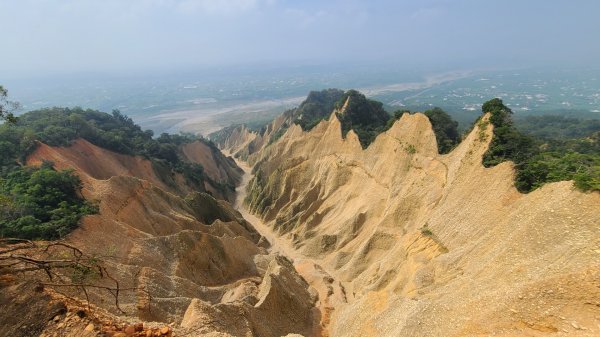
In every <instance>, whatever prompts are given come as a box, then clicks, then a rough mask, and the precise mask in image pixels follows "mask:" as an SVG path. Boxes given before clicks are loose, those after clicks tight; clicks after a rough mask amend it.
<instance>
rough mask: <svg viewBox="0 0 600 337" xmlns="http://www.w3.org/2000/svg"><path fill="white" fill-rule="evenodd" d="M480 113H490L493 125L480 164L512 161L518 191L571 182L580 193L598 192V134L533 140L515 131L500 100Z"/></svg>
mask: <svg viewBox="0 0 600 337" xmlns="http://www.w3.org/2000/svg"><path fill="white" fill-rule="evenodd" d="M482 110H483V112H484V113H486V112H489V113H491V117H490V123H492V124H493V125H494V135H493V139H492V142H491V144H490V147H489V150H488V151H487V152H486V154H485V155H484V157H483V164H484V166H486V167H491V166H495V165H497V164H499V163H501V162H503V161H507V160H510V161H512V162H513V163H514V164H515V169H516V171H517V174H516V178H515V186H516V187H517V189H519V190H520V191H521V192H530V191H532V190H534V189H536V188H538V187H540V186H542V185H543V184H545V183H548V182H556V181H564V180H574V181H575V186H576V187H577V188H578V189H580V190H582V191H600V132H595V133H594V134H592V135H590V136H589V137H582V138H575V139H542V138H535V137H533V136H530V135H527V134H525V133H523V132H521V131H519V129H517V127H516V126H515V124H514V122H513V118H512V111H511V110H510V109H509V108H508V107H506V106H505V105H504V104H503V102H502V100H501V99H499V98H495V99H492V100H490V101H487V102H486V103H484V104H483V106H482ZM479 123H481V122H479Z"/></svg>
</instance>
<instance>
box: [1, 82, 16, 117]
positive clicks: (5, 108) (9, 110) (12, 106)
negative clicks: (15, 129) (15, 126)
mask: <svg viewBox="0 0 600 337" xmlns="http://www.w3.org/2000/svg"><path fill="white" fill-rule="evenodd" d="M18 108H19V104H18V103H16V102H12V101H9V100H8V91H7V90H6V89H4V87H3V86H1V85H0V120H5V121H7V122H8V123H16V122H17V117H15V115H14V112H15V110H17V109H18Z"/></svg>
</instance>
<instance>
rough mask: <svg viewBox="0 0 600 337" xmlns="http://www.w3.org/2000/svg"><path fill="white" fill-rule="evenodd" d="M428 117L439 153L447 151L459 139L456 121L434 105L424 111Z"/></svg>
mask: <svg viewBox="0 0 600 337" xmlns="http://www.w3.org/2000/svg"><path fill="white" fill-rule="evenodd" d="M424 114H425V116H427V118H429V121H430V122H431V126H432V127H433V132H434V133H435V138H436V141H437V145H438V151H439V152H440V153H448V152H450V150H452V149H453V148H454V147H455V146H456V144H458V142H459V140H460V135H459V133H458V122H456V121H455V120H453V119H452V117H450V115H449V114H448V113H446V112H445V111H444V110H442V109H440V108H438V107H435V108H433V109H431V110H427V111H425V112H424Z"/></svg>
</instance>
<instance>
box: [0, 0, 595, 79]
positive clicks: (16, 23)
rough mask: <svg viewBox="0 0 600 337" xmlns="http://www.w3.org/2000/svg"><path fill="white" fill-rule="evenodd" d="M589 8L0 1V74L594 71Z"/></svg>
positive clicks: (521, 0)
mask: <svg viewBox="0 0 600 337" xmlns="http://www.w3.org/2000/svg"><path fill="white" fill-rule="evenodd" d="M599 13H600V1H598V0H564V1H562V0H544V1H542V0H496V1H491V0H490V1H486V0H413V1H408V0H370V1H367V0H365V1H359V0H345V1H342V0H330V1H327V0H308V1H291V0H0V28H1V30H0V32H1V34H2V38H1V40H0V41H1V44H0V46H1V47H0V50H1V52H0V81H1V79H2V77H20V76H30V75H32V74H61V73H78V72H107V71H108V72H119V71H123V70H139V71H144V70H151V69H157V68H158V69H167V70H168V69H185V68H186V67H211V66H215V65H231V64H238V65H243V64H283V65H285V64H306V63H309V64H310V63H321V64H324V63H334V62H344V63H377V62H387V63H396V64H405V65H406V66H408V67H410V66H423V67H428V66H448V67H458V66H462V67H468V66H469V65H473V66H494V65H503V66H506V65H511V64H514V65H519V66H520V65H546V64H561V65H586V64H593V65H598V62H600V42H599V41H600V19H598V15H599Z"/></svg>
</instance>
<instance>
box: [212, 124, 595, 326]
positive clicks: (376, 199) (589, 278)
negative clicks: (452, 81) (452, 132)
mask: <svg viewBox="0 0 600 337" xmlns="http://www.w3.org/2000/svg"><path fill="white" fill-rule="evenodd" d="M484 118H487V117H484ZM491 128H492V126H488V127H487V128H486V129H483V130H480V129H479V128H478V127H476V128H475V129H474V130H473V131H472V132H471V133H470V134H469V135H468V136H467V137H466V138H465V139H464V140H463V141H462V143H461V144H460V145H459V146H458V147H457V148H455V149H454V150H453V151H452V152H450V153H449V154H447V155H439V154H438V151H437V145H436V139H435V135H434V133H433V131H432V129H431V125H430V123H429V120H428V119H427V117H426V116H424V115H422V114H418V113H417V114H414V115H409V114H405V115H404V116H403V117H402V118H401V119H400V120H399V121H397V122H396V123H395V124H394V125H393V127H392V128H391V129H390V130H388V131H387V132H385V133H383V134H381V135H379V136H378V137H377V138H376V140H375V141H374V142H373V143H372V144H371V145H370V146H369V147H368V148H367V149H365V150H363V149H362V148H361V146H360V143H359V141H358V139H357V137H356V135H355V134H354V133H353V132H352V131H350V132H349V133H348V134H347V136H346V138H345V139H344V138H343V137H342V135H341V130H340V123H339V121H338V120H337V118H336V116H335V114H332V116H331V117H330V119H329V120H328V121H323V122H321V123H320V124H319V125H318V126H316V127H315V128H314V129H312V130H311V131H310V132H304V131H302V129H301V128H300V127H299V126H297V125H292V126H291V127H290V128H289V129H288V130H287V131H286V133H285V134H284V135H283V136H282V137H281V138H279V139H278V140H277V141H274V142H272V144H270V145H265V146H263V147H262V148H261V150H259V151H255V152H254V154H253V155H252V157H251V158H250V159H251V162H252V163H256V164H255V165H254V168H253V172H254V173H255V177H254V179H253V180H252V181H251V183H250V188H249V191H248V199H247V203H248V205H249V207H250V208H251V210H252V211H253V212H255V213H256V214H257V215H259V216H260V217H262V218H263V219H264V220H265V222H266V223H267V224H268V225H269V226H271V228H273V229H274V230H275V231H276V232H277V233H278V234H279V235H280V236H281V238H282V239H284V240H288V241H290V242H291V243H292V244H293V245H294V246H295V248H296V249H297V250H298V251H299V252H300V253H301V254H302V256H304V257H305V258H307V259H312V260H314V261H319V263H320V264H321V265H322V266H323V267H324V268H325V269H326V270H328V271H329V272H330V273H331V276H332V277H333V278H335V279H336V280H337V281H341V283H342V285H343V288H344V289H345V292H346V295H347V302H348V303H344V302H340V303H338V305H336V306H335V310H334V312H333V313H332V317H331V323H330V325H329V333H330V334H331V335H333V336H488V335H499V336H514V335H526V336H546V335H564V336H566V335H569V336H595V335H599V334H600V328H599V325H598V317H600V303H599V302H598V299H599V298H600V290H599V289H600V267H599V265H598V261H599V259H600V241H599V240H598V238H600V226H599V225H598V224H600V194H598V193H582V192H579V191H577V190H575V189H574V188H573V184H572V182H568V181H566V182H559V183H551V184H547V185H545V186H544V187H542V188H540V189H538V190H536V191H534V192H532V193H529V194H521V193H519V192H518V191H517V190H516V189H515V188H514V186H513V177H514V170H513V167H512V164H511V163H509V162H506V163H503V164H500V165H498V166H496V167H493V168H484V167H483V166H482V164H481V158H482V156H483V154H484V153H485V152H486V150H487V147H488V145H489V142H490V140H491V137H492V129H491ZM233 143H236V142H235V141H234V140H228V141H227V142H224V143H222V144H233Z"/></svg>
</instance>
